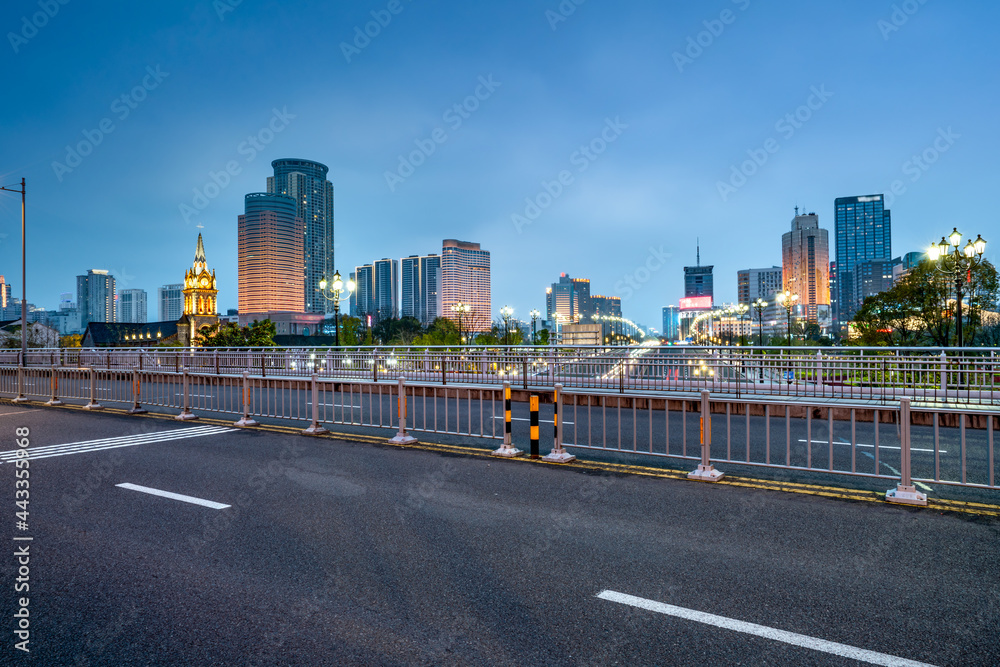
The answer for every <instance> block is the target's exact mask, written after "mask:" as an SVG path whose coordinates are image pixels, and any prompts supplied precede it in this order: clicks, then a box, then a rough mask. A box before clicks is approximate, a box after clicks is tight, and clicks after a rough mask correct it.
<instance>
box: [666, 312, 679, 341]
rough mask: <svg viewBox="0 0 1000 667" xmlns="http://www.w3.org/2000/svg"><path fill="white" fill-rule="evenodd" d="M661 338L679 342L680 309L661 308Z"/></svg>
mask: <svg viewBox="0 0 1000 667" xmlns="http://www.w3.org/2000/svg"><path fill="white" fill-rule="evenodd" d="M663 337H664V338H666V339H667V340H679V339H680V337H681V309H680V308H678V307H677V306H665V307H664V308H663Z"/></svg>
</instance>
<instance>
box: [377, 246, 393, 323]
mask: <svg viewBox="0 0 1000 667" xmlns="http://www.w3.org/2000/svg"><path fill="white" fill-rule="evenodd" d="M372 279H373V281H374V289H373V291H372V300H373V306H374V314H375V319H376V320H386V319H396V318H397V317H399V260H395V259H389V258H388V257H383V258H382V259H377V260H375V261H374V262H372Z"/></svg>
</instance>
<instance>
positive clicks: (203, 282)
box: [201, 278, 208, 287]
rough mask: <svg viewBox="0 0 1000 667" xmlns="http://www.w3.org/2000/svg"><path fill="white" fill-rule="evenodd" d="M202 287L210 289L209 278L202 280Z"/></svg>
mask: <svg viewBox="0 0 1000 667" xmlns="http://www.w3.org/2000/svg"><path fill="white" fill-rule="evenodd" d="M201 286H202V287H208V278H202V279H201Z"/></svg>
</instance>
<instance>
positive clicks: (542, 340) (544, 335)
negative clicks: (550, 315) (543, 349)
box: [536, 329, 549, 345]
mask: <svg viewBox="0 0 1000 667" xmlns="http://www.w3.org/2000/svg"><path fill="white" fill-rule="evenodd" d="M536 335H537V337H538V344H539V345H548V344H549V330H548V329H540V330H539V331H538V333H537V334H536Z"/></svg>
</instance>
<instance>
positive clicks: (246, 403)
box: [233, 371, 257, 426]
mask: <svg viewBox="0 0 1000 667" xmlns="http://www.w3.org/2000/svg"><path fill="white" fill-rule="evenodd" d="M233 426H257V422H256V421H254V420H253V419H251V418H250V373H249V372H248V371H243V416H242V417H241V418H240V420H239V421H238V422H234V423H233Z"/></svg>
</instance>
